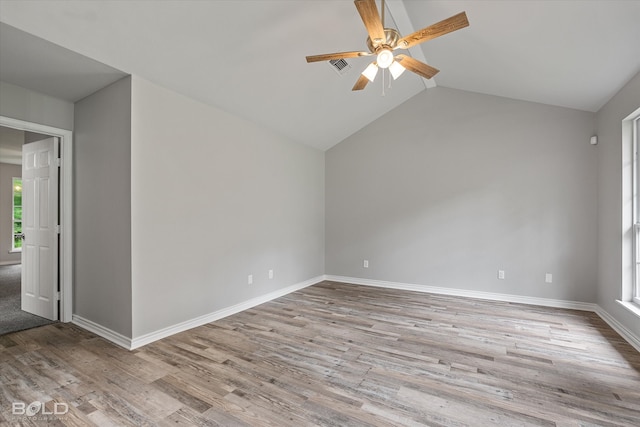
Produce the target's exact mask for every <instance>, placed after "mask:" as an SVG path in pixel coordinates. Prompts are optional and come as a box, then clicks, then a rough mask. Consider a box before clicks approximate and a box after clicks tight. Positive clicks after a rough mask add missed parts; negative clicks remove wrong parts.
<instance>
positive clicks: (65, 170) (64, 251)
mask: <svg viewBox="0 0 640 427" xmlns="http://www.w3.org/2000/svg"><path fill="white" fill-rule="evenodd" d="M0 126H5V127H9V128H13V129H17V130H23V131H28V132H36V133H41V134H45V135H50V136H55V137H58V138H60V156H61V158H62V161H61V164H60V181H59V190H60V191H59V198H60V203H59V209H60V228H61V230H60V250H59V251H58V259H59V267H58V275H59V283H60V310H59V311H58V313H59V317H60V321H61V322H71V320H72V316H73V132H72V131H70V130H66V129H60V128H55V127H51V126H47V125H41V124H38V123H32V122H27V121H24V120H18V119H13V118H10V117H5V116H0Z"/></svg>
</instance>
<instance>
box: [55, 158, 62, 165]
mask: <svg viewBox="0 0 640 427" xmlns="http://www.w3.org/2000/svg"><path fill="white" fill-rule="evenodd" d="M56 166H57V167H60V166H62V158H61V157H58V158H57V159H56Z"/></svg>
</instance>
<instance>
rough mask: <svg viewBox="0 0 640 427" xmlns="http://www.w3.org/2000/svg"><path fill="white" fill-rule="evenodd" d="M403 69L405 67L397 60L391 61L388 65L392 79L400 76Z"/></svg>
mask: <svg viewBox="0 0 640 427" xmlns="http://www.w3.org/2000/svg"><path fill="white" fill-rule="evenodd" d="M404 70H406V68H404V67H403V66H402V64H400V63H399V62H398V61H393V62H392V63H391V65H389V72H390V73H391V77H393V80H395V79H397V78H398V77H400V76H401V75H402V73H404Z"/></svg>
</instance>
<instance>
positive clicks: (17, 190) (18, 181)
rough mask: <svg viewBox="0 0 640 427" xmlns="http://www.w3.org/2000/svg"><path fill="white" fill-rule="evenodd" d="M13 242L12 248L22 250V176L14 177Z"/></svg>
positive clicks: (17, 250)
mask: <svg viewBox="0 0 640 427" xmlns="http://www.w3.org/2000/svg"><path fill="white" fill-rule="evenodd" d="M12 184H13V185H12V188H13V226H12V228H13V243H12V245H11V250H12V251H16V252H20V251H22V178H13V183H12Z"/></svg>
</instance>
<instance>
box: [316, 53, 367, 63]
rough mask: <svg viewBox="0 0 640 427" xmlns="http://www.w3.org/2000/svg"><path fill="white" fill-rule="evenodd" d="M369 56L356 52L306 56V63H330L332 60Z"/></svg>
mask: <svg viewBox="0 0 640 427" xmlns="http://www.w3.org/2000/svg"><path fill="white" fill-rule="evenodd" d="M369 55H371V53H369V52H356V51H353V52H336V53H325V54H322V55H311V56H307V62H318V61H330V60H332V59H343V58H355V57H358V56H369Z"/></svg>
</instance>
